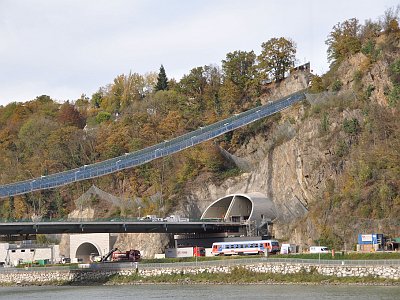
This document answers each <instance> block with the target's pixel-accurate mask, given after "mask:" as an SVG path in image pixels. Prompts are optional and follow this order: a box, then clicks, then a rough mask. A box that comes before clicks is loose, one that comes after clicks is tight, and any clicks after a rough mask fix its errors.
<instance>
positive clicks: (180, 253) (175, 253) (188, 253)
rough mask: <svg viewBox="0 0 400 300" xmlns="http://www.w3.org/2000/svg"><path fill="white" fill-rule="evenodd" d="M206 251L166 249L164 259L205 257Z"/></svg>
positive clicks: (202, 248)
mask: <svg viewBox="0 0 400 300" xmlns="http://www.w3.org/2000/svg"><path fill="white" fill-rule="evenodd" d="M205 255H206V250H205V249H204V247H184V248H168V249H166V250H165V257H167V258H177V257H200V256H205Z"/></svg>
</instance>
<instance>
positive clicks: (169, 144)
mask: <svg viewBox="0 0 400 300" xmlns="http://www.w3.org/2000/svg"><path fill="white" fill-rule="evenodd" d="M303 99H305V94H304V93H303V92H298V93H295V94H292V95H290V96H288V97H285V98H282V99H280V100H278V101H276V102H273V103H269V104H266V105H262V106H258V107H255V108H253V109H250V110H248V111H245V112H242V113H240V114H237V115H234V116H232V117H229V118H227V119H224V120H221V121H218V122H216V123H214V124H211V125H208V126H205V127H203V128H199V129H197V130H194V131H192V132H189V133H186V134H183V135H181V136H179V137H177V138H174V139H172V140H170V141H164V142H162V143H159V144H156V145H153V146H150V147H147V148H144V149H142V150H139V151H135V152H132V153H127V154H125V155H122V156H118V157H115V158H112V159H108V160H105V161H102V162H98V163H94V164H91V165H85V166H82V167H80V168H76V169H72V170H68V171H64V172H60V173H56V174H51V175H47V176H41V177H38V178H34V179H30V180H25V181H20V182H15V183H10V184H6V185H2V186H0V198H1V197H9V196H15V195H19V194H25V193H28V192H32V191H37V190H42V189H49V188H55V187H58V186H63V185H66V184H69V183H72V182H77V181H81V180H86V179H90V178H95V177H99V176H103V175H106V174H111V173H114V172H117V171H121V170H124V169H127V168H131V167H134V166H139V165H142V164H145V163H147V162H150V161H152V160H154V159H157V158H160V157H164V156H167V155H170V154H173V153H176V152H179V151H182V150H184V149H187V148H189V147H192V146H195V145H197V144H200V143H202V142H204V141H208V140H211V139H213V138H215V137H218V136H220V135H222V134H225V133H227V132H229V131H232V130H234V129H237V128H240V127H243V126H246V125H248V124H250V123H252V122H255V121H257V120H260V119H262V118H264V117H266V116H269V115H272V114H274V113H277V112H279V111H281V110H283V109H285V108H287V107H289V106H291V105H293V104H294V103H297V102H299V101H301V100H303Z"/></svg>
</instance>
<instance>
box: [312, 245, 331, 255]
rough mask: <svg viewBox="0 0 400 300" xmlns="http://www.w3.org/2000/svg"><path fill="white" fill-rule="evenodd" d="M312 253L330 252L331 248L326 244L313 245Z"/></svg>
mask: <svg viewBox="0 0 400 300" xmlns="http://www.w3.org/2000/svg"><path fill="white" fill-rule="evenodd" d="M310 253H329V249H328V247H325V246H311V247H310Z"/></svg>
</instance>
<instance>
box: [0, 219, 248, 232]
mask: <svg viewBox="0 0 400 300" xmlns="http://www.w3.org/2000/svg"><path fill="white" fill-rule="evenodd" d="M244 226H245V225H244V224H240V223H229V222H123V221H118V222H113V221H106V222H97V221H72V222H10V223H0V235H18V234H56V233H57V234H59V233H101V232H106V233H217V232H232V233H237V232H240V229H241V228H243V227H244Z"/></svg>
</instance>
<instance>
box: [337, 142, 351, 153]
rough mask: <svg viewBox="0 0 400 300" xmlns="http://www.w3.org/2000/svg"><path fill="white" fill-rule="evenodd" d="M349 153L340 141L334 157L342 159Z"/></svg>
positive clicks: (344, 143)
mask: <svg viewBox="0 0 400 300" xmlns="http://www.w3.org/2000/svg"><path fill="white" fill-rule="evenodd" d="M348 153H349V147H348V146H347V144H346V142H345V141H343V140H340V141H339V142H338V143H337V145H336V156H337V157H344V156H345V155H347V154H348Z"/></svg>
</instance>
